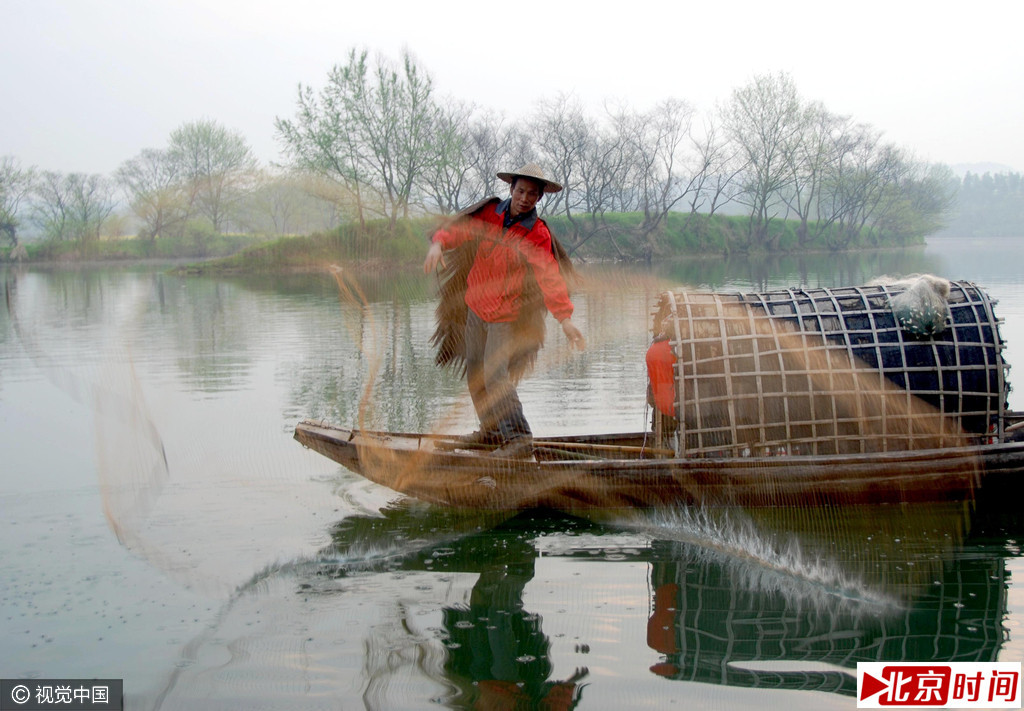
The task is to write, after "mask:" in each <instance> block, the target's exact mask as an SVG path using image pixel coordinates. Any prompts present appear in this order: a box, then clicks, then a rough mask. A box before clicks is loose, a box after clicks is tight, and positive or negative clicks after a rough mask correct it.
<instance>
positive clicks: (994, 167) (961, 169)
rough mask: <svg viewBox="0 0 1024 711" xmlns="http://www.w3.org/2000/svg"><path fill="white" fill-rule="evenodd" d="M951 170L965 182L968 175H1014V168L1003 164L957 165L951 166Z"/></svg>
mask: <svg viewBox="0 0 1024 711" xmlns="http://www.w3.org/2000/svg"><path fill="white" fill-rule="evenodd" d="M949 169H950V170H952V171H953V174H954V175H956V177H958V178H960V179H961V180H963V178H964V176H965V175H967V174H968V173H973V174H974V175H984V174H985V173H992V174H993V175H995V174H996V173H1012V172H1013V168H1011V167H1010V166H1008V165H1003V164H1002V163H957V164H956V165H951V166H949Z"/></svg>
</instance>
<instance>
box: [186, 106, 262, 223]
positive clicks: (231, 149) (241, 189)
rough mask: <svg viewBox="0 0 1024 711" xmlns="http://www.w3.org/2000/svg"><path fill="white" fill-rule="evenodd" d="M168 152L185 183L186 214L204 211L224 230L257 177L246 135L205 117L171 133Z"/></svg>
mask: <svg viewBox="0 0 1024 711" xmlns="http://www.w3.org/2000/svg"><path fill="white" fill-rule="evenodd" d="M167 152H168V157H169V159H170V160H171V161H172V162H173V163H174V166H175V167H174V170H175V171H176V172H177V174H178V176H179V177H180V179H181V180H182V181H183V184H184V187H185V195H186V204H187V206H188V215H187V217H191V216H193V215H195V214H198V215H202V216H204V217H206V218H207V219H208V220H209V221H210V224H211V225H212V226H213V229H214V231H215V232H223V231H224V228H225V226H226V224H227V222H228V220H229V219H230V217H231V210H232V209H233V208H234V206H235V205H237V204H238V202H239V201H241V200H242V199H244V197H245V196H246V194H247V193H248V192H249V191H250V190H251V189H252V186H253V184H254V181H255V173H256V169H257V161H256V158H255V157H254V156H253V154H252V151H251V150H250V148H249V145H248V143H246V140H245V138H244V137H243V136H242V134H240V133H238V132H235V131H231V130H228V129H227V128H224V127H223V126H221V125H220V124H219V123H217V122H216V121H211V120H206V119H203V120H200V121H193V122H190V123H186V124H183V125H182V126H181V127H179V128H178V129H176V130H175V131H174V132H173V133H171V138H170V145H169V147H168V149H167Z"/></svg>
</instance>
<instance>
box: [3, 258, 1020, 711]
mask: <svg viewBox="0 0 1024 711" xmlns="http://www.w3.org/2000/svg"><path fill="white" fill-rule="evenodd" d="M1022 257H1024V239H1020V240H990V241H974V242H971V243H969V244H968V243H963V242H961V241H959V240H953V239H944V240H935V241H933V242H930V243H929V245H928V247H927V248H926V249H918V250H914V251H910V252H894V253H885V254H873V255H858V256H855V257H845V256H844V257H831V258H819V259H807V260H803V261H801V260H797V259H792V260H780V261H774V262H765V263H756V264H750V263H748V262H745V261H741V262H728V263H727V262H724V261H723V262H719V261H715V262H700V263H686V264H673V265H661V266H658V267H656V268H655V269H654V270H653V271H652V272H641V271H636V270H629V269H617V268H600V269H599V268H596V267H585V268H584V271H585V273H586V274H587V275H588V277H590V279H589V281H588V284H587V286H586V287H585V288H584V289H583V290H582V291H581V293H579V294H578V295H577V297H576V299H575V301H576V303H577V320H578V322H579V324H580V325H581V327H582V328H583V329H584V331H585V333H586V335H587V338H588V350H587V351H586V352H585V353H583V354H574V353H571V352H569V351H568V349H567V348H566V347H565V345H564V342H563V341H564V339H562V338H561V334H560V333H559V332H557V329H555V328H550V329H549V344H548V346H547V348H545V350H544V351H543V352H542V356H541V358H540V361H539V363H538V368H537V372H536V373H535V375H534V376H533V377H531V378H530V379H529V380H528V381H527V382H526V383H524V385H523V387H522V388H521V396H522V399H523V401H524V405H525V409H526V414H527V417H528V418H529V419H530V422H531V424H532V426H533V429H534V431H535V432H537V433H538V434H561V433H573V432H576V433H582V432H602V431H603V432H612V431H618V430H635V429H638V428H642V427H643V426H644V422H645V418H646V414H645V412H644V387H645V385H644V372H643V363H642V357H643V353H644V351H645V349H646V345H647V340H648V334H647V328H648V326H649V309H650V307H651V305H652V303H653V301H654V299H655V297H656V295H657V294H658V292H659V291H660V289H661V288H663V287H664V286H678V285H682V284H688V285H693V286H702V287H714V288H735V289H743V290H749V289H751V288H767V287H782V286H799V285H805V286H837V285H852V284H861V283H864V282H866V281H867V280H869V279H871V278H874V277H877V276H879V275H882V274H889V275H900V274H908V273H912V272H925V271H927V272H932V273H936V274H940V275H942V276H946V277H950V278H956V279H971V280H974V281H977V282H978V283H979V284H981V285H983V286H985V287H986V288H988V290H989V291H990V293H991V294H992V295H993V296H994V297H996V298H997V299H999V305H998V306H997V313H998V314H999V315H1000V316H1002V317H1003V318H1004V319H1005V324H1004V328H1003V335H1004V337H1005V338H1006V339H1007V341H1008V342H1009V348H1008V353H1007V358H1008V360H1009V361H1010V363H1011V365H1014V364H1018V363H1024V276H1022V274H1021V273H1020V272H1019V267H1018V265H1019V264H1021V263H1022V261H1021V260H1022ZM0 280H2V281H3V282H4V283H5V286H6V293H7V305H6V308H3V309H0V452H2V453H3V460H2V461H3V463H2V465H0V506H2V509H3V511H4V516H3V519H2V523H0V526H2V527H3V537H2V540H0V564H2V566H3V574H2V576H0V613H2V614H0V638H2V639H3V644H2V645H0V676H2V677H3V678H11V677H18V678H26V677H35V678H45V677H50V678H52V677H74V678H85V677H105V678H108V677H114V678H123V679H124V682H125V690H126V694H127V698H128V702H127V705H126V708H131V709H155V708H164V709H179V708H188V709H241V708H245V709H256V708H266V709H305V708H310V709H316V708H331V709H338V708H344V709H350V708H372V709H423V708H497V707H500V708H534V707H543V708H579V709H621V708H626V707H630V708H652V709H654V708H657V709H662V708H671V707H679V708H682V707H684V706H688V707H690V708H721V709H754V708H756V709H764V708H771V709H774V708H785V709H823V708H835V709H849V708H854V707H855V701H854V698H853V696H852V694H853V692H854V689H855V670H856V663H857V662H858V661H883V660H908V661H926V660H1004V661H1019V660H1021V659H1022V658H1024V653H1022V644H1021V635H1022V633H1024V630H1022V627H1021V625H1022V622H1024V585H1022V584H1021V582H1020V581H1021V580H1024V565H1022V564H1021V559H1020V557H1019V555H1020V551H1019V546H1018V542H1019V540H1020V536H1021V535H1022V533H1024V531H1022V526H1021V521H1020V519H1019V518H1018V517H1017V516H1015V515H1000V516H996V515H994V514H991V513H990V512H987V511H984V510H971V509H970V508H969V507H966V508H965V507H961V506H952V507H915V508H901V509H894V510H887V509H881V510H879V509H878V508H875V509H874V510H872V511H871V512H864V511H860V510H857V509H856V508H848V509H844V510H827V511H822V510H788V509H783V510H772V511H767V512H766V511H730V512H716V513H715V515H710V514H707V513H702V512H697V511H674V512H621V511H619V512H615V511H612V512H608V515H607V516H605V517H603V520H596V521H580V520H576V519H567V518H564V517H560V516H557V515H554V514H524V515H521V516H517V517H514V518H505V517H499V516H493V515H484V514H463V515H454V514H452V513H451V512H446V511H443V510H437V509H432V508H428V507H424V506H419V505H416V504H414V503H412V502H409V501H405V500H402V499H401V498H400V497H397V496H396V495H395V494H393V493H392V492H390V491H388V490H385V489H382V488H380V487H377V486H375V485H373V484H370V483H368V482H366V481H364V480H362V479H361V478H359V477H357V476H355V475H353V474H350V473H348V472H347V471H346V470H344V469H341V468H340V467H338V466H336V465H334V464H333V463H332V462H330V461H328V460H326V459H324V458H323V457H320V456H319V455H315V454H313V453H311V452H309V451H306V450H304V449H303V448H302V447H300V446H299V445H298V444H297V443H295V442H294V441H293V440H292V439H291V433H292V430H293V428H294V426H295V424H296V422H297V421H298V420H300V419H302V418H305V417H321V418H325V419H328V420H331V421H334V422H337V423H340V424H356V423H361V424H362V425H364V426H371V427H378V428H382V429H391V430H436V431H455V432H462V431H467V430H469V429H471V428H472V427H473V425H474V421H473V415H472V409H471V406H470V405H469V402H468V398H467V396H466V393H465V392H464V386H463V384H462V383H461V382H460V380H459V379H458V378H456V377H454V376H453V375H452V374H450V373H446V372H442V371H439V370H438V369H437V368H436V367H435V366H434V365H433V354H432V352H431V349H430V346H429V337H430V333H431V331H432V329H433V308H434V303H435V301H434V292H433V285H432V284H431V282H430V281H429V280H428V279H425V278H422V277H417V276H416V275H415V274H410V275H409V276H408V277H405V278H401V279H399V278H395V277H391V278H388V279H374V280H371V279H362V280H360V282H359V286H360V288H361V289H362V292H363V293H364V294H365V298H366V300H367V301H368V302H369V303H368V305H367V306H365V307H363V306H361V305H359V304H358V303H352V302H350V301H347V300H346V299H344V298H341V297H340V295H339V290H338V287H337V283H336V281H335V279H334V278H332V277H331V276H326V275H325V276H322V277H321V276H317V277H302V278H291V279H281V278H260V279H224V280H215V279H204V278H178V277H173V276H168V275H166V274H163V273H161V272H160V271H158V270H145V269H142V270H114V269H104V270H81V271H50V270H38V269H31V270H25V271H13V270H7V271H0ZM1010 377H1011V382H1012V381H1013V379H1014V373H1013V371H1011V375H1010ZM1010 404H1011V406H1012V407H1014V408H1015V409H1022V408H1024V401H1022V400H1021V398H1020V395H1019V393H1016V392H1013V393H1011V396H1010ZM516 704H519V705H518V706H517V705H516ZM543 704H547V705H546V706H544V705H543Z"/></svg>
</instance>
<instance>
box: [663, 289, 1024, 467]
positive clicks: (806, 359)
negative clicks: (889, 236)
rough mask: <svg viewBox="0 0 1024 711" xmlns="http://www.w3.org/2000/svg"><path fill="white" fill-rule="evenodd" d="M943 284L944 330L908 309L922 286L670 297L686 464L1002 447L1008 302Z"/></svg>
mask: <svg viewBox="0 0 1024 711" xmlns="http://www.w3.org/2000/svg"><path fill="white" fill-rule="evenodd" d="M929 278H930V279H932V280H933V281H935V282H941V284H942V285H943V293H942V297H943V298H942V299H940V304H941V306H940V308H941V311H939V312H937V313H938V316H939V317H938V318H937V319H935V321H936V324H937V326H936V327H935V328H934V329H927V328H926V329H922V328H917V327H915V326H918V325H920V324H919V323H918V322H915V320H914V319H915V317H916V318H918V319H919V320H920V313H919V312H918V311H916V310H915V311H914V312H913V313H912V314H910V316H908V314H907V313H906V312H904V311H899V310H894V306H895V305H896V304H897V303H901V302H900V301H899V300H900V299H901V298H903V297H901V295H905V296H908V297H909V296H912V295H913V294H914V293H915V292H913V291H912V290H914V289H919V288H920V284H915V283H913V282H908V281H903V282H897V283H893V284H888V285H886V284H878V285H869V286H858V287H843V288H815V289H784V290H778V291H768V292H763V293H745V294H744V293H716V292H706V291H688V290H677V291H668V292H665V293H664V294H662V296H661V298H660V300H659V303H658V305H657V307H656V309H655V311H654V333H655V336H658V335H663V336H667V337H668V338H669V340H670V341H671V343H672V349H673V352H674V355H675V357H676V358H677V361H676V366H675V385H676V397H675V405H676V420H677V424H676V428H675V432H674V434H673V436H672V446H673V447H674V449H675V452H676V456H680V457H682V456H775V455H781V454H790V455H795V454H844V453H849V454H855V453H872V452H881V451H894V450H908V449H925V448H933V447H948V446H957V445H963V444H968V443H972V442H978V441H981V440H982V439H984V438H989V437H991V438H1001V437H1002V434H1003V417H1004V414H1005V411H1006V400H1007V395H1008V392H1009V385H1008V380H1007V373H1008V367H1009V366H1008V365H1007V364H1006V363H1005V362H1004V360H1003V349H1004V344H1003V341H1002V339H1001V337H1000V333H999V324H1000V323H1001V322H1000V321H998V320H997V319H996V317H995V314H994V311H993V305H994V303H995V302H994V301H992V300H991V299H990V298H989V297H988V295H987V294H986V293H985V292H984V291H982V290H981V289H980V288H978V287H977V286H976V285H974V284H973V283H970V282H945V281H944V280H937V279H935V278H934V277H929ZM947 286H948V294H946V293H945V288H946V287H947ZM933 298H934V295H933ZM933 316H934V314H933ZM929 330H933V331H934V332H928V331H929Z"/></svg>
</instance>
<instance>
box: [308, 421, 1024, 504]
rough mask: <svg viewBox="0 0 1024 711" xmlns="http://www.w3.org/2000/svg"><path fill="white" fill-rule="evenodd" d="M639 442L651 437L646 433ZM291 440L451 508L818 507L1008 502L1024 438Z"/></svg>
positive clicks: (343, 435) (323, 428)
mask: <svg viewBox="0 0 1024 711" xmlns="http://www.w3.org/2000/svg"><path fill="white" fill-rule="evenodd" d="M646 436H647V438H648V439H649V438H650V435H649V434H648V435H646ZM295 439H296V440H298V441H299V442H301V443H302V444H303V445H305V446H307V447H309V448H310V449H312V450H314V451H316V452H319V453H320V454H323V455H324V456H326V457H328V458H330V459H332V460H334V461H336V462H338V463H339V464H341V465H343V466H345V467H346V468H348V469H350V470H351V471H353V472H355V473H357V474H360V475H362V476H364V477H366V478H367V479H369V480H371V481H374V482H376V483H378V484H381V485H383V486H386V487H388V488H389V489H392V490H394V491H396V492H400V493H403V494H406V495H408V496H411V497H414V498H416V499H419V500H421V501H426V502H429V503H433V504H439V505H443V506H454V507H460V508H479V509H499V510H517V509H526V508H531V507H546V508H553V509H558V510H562V511H568V512H578V511H585V510H590V509H604V508H618V507H658V506H678V505H702V506H744V507H756V506H804V505H806V506H823V505H850V504H903V503H911V502H936V501H971V500H973V499H974V498H975V497H978V496H979V495H981V494H983V493H984V494H985V496H986V498H993V499H994V500H995V501H1000V500H1006V501H1007V502H1009V501H1010V500H1009V499H1006V498H1005V497H1008V496H1012V497H1013V498H1012V501H1013V505H1019V501H1020V499H1019V498H1018V497H1019V494H1020V491H1021V489H1022V488H1024V479H1022V478H1021V477H1022V470H1024V442H1006V443H1000V444H984V445H974V446H967V447H955V448H942V449H931V450H915V451H897V452H878V453H872V454H838V455H832V456H822V455H795V456H790V455H787V456H770V457H763V456H762V457H719V458H714V457H696V458H677V457H675V456H674V455H673V453H671V452H666V451H665V450H660V449H656V448H653V447H649V446H645V443H644V440H645V434H644V433H636V434H618V435H593V436H566V437H552V438H549V439H544V440H536V441H535V445H536V449H535V456H534V460H535V461H534V460H530V461H524V460H508V459H499V458H495V457H493V456H491V455H490V453H489V452H488V451H486V450H484V449H461V448H460V447H459V444H458V440H457V439H456V438H454V437H451V436H445V435H433V434H401V433H386V432H360V431H357V430H350V429H343V428H340V427H335V426H332V425H330V424H326V423H321V422H315V421H311V420H306V421H303V422H301V423H299V424H298V426H297V427H296V428H295Z"/></svg>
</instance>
